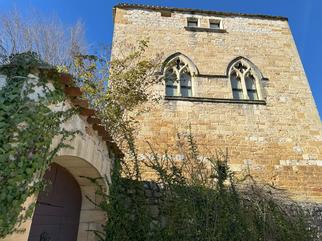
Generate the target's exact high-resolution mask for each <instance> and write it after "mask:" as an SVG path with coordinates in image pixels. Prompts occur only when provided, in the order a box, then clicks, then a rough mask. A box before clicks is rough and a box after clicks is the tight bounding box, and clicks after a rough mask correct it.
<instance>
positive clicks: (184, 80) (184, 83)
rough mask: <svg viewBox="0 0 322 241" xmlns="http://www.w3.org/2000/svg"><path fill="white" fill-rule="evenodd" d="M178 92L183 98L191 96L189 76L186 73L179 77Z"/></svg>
mask: <svg viewBox="0 0 322 241" xmlns="http://www.w3.org/2000/svg"><path fill="white" fill-rule="evenodd" d="M180 91H181V96H184V97H190V96H192V91H191V75H190V74H189V73H187V72H186V73H183V74H181V76H180Z"/></svg>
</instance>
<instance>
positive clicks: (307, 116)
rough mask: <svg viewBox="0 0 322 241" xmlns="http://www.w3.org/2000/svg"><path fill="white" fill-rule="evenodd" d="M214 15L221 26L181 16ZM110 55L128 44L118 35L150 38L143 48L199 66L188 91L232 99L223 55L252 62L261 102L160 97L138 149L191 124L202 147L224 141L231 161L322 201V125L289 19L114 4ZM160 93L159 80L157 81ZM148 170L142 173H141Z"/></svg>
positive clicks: (167, 141)
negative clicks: (190, 26)
mask: <svg viewBox="0 0 322 241" xmlns="http://www.w3.org/2000/svg"><path fill="white" fill-rule="evenodd" d="M188 17H194V18H198V19H199V20H200V27H205V28H206V27H208V21H209V19H213V18H219V19H221V20H222V23H223V27H224V29H225V30H226V32H225V33H222V32H201V31H189V30H186V29H185V28H184V27H185V26H186V25H187V18H188ZM114 22H115V26H114V36H113V55H114V56H115V55H118V54H120V52H121V51H123V52H124V51H126V49H125V48H124V47H123V46H124V44H123V43H124V42H126V43H127V44H129V43H132V44H135V43H136V42H137V41H138V40H140V39H143V38H144V39H149V49H148V52H147V55H149V56H155V55H156V54H157V53H162V55H163V56H164V59H166V58H167V57H168V56H170V55H171V54H174V53H177V52H180V53H182V54H184V55H186V56H188V57H189V58H190V59H191V60H192V61H193V62H194V64H195V65H196V66H197V68H198V70H199V76H196V77H195V79H194V80H193V90H194V94H193V95H194V96H197V97H212V98H225V99H231V98H232V93H231V84H230V81H229V78H228V77H227V76H226V75H227V67H228V65H229V63H230V62H231V61H232V60H233V59H235V58H236V57H239V56H243V57H245V58H247V59H249V60H250V61H251V62H252V63H254V64H255V65H256V66H257V67H258V69H259V70H260V71H261V73H262V74H263V76H264V77H265V79H264V80H262V86H263V92H264V97H265V101H266V104H265V105H262V104H250V103H227V102H225V101H222V102H221V103H212V102H202V101H198V102H193V101H187V100H162V101H160V104H158V105H155V106H154V107H153V108H152V109H151V111H150V112H148V113H145V114H143V115H142V116H141V117H140V123H141V125H140V126H141V127H140V130H139V134H138V145H139V149H140V151H141V153H142V154H144V153H147V152H148V151H149V148H148V145H147V144H146V141H150V142H151V143H152V144H153V146H154V147H155V149H156V150H157V151H160V152H161V151H164V149H167V148H170V149H171V148H172V147H173V146H175V143H176V133H177V132H182V131H186V130H187V129H188V126H189V125H191V128H192V132H193V134H194V136H195V137H196V139H197V141H198V144H199V145H200V148H201V150H202V154H203V155H209V154H210V153H211V152H214V151H215V150H216V149H225V148H228V153H229V161H230V165H231V168H232V169H233V170H235V171H239V172H240V171H245V170H247V171H250V172H251V174H252V175H254V176H255V177H258V178H260V179H262V180H264V181H269V182H270V183H274V184H275V185H278V186H280V187H284V188H286V189H287V190H289V191H290V193H291V195H292V196H293V197H294V198H296V199H298V200H301V201H305V202H322V130H321V121H320V118H319V114H318V112H317V109H316V106H315V103H314V100H313V97H312V93H311V91H310V87H309V84H308V81H307V78H306V76H305V72H304V69H303V66H302V64H301V60H300V58H299V55H298V52H297V49H296V46H295V43H294V40H293V37H292V34H291V31H290V28H289V25H288V22H287V21H286V20H282V19H269V18H267V19H265V18H259V17H246V16H234V15H232V16H229V15H226V16H221V15H220V16H216V14H213V15H211V14H198V13H195V14H193V15H192V14H191V13H184V12H177V11H173V12H172V13H171V17H162V16H161V13H160V11H158V10H148V9H140V8H122V7H118V8H116V10H115V17H114ZM155 92H157V93H159V94H161V95H162V96H164V94H165V87H164V85H162V84H160V85H157V86H155ZM152 176H153V174H152V173H146V178H147V179H149V178H151V177H152Z"/></svg>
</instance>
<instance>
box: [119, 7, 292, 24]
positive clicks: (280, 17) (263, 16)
mask: <svg viewBox="0 0 322 241" xmlns="http://www.w3.org/2000/svg"><path fill="white" fill-rule="evenodd" d="M116 8H123V9H144V10H153V11H170V12H183V13H190V14H198V13H201V14H208V15H216V16H228V17H246V18H261V19H271V20H282V21H288V18H286V17H282V16H271V15H265V14H245V13H231V12H220V11H212V10H205V9H193V8H174V7H164V6H152V5H144V4H129V3H119V4H117V5H115V6H114V7H113V12H115V9H116Z"/></svg>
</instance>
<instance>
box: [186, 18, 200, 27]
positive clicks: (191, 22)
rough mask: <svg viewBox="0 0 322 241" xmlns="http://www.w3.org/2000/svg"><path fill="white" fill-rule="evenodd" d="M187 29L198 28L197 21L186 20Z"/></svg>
mask: <svg viewBox="0 0 322 241" xmlns="http://www.w3.org/2000/svg"><path fill="white" fill-rule="evenodd" d="M188 27H198V19H188Z"/></svg>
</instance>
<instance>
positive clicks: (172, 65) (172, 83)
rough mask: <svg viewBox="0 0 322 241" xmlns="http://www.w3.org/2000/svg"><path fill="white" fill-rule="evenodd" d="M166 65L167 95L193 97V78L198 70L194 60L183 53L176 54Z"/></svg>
mask: <svg viewBox="0 0 322 241" xmlns="http://www.w3.org/2000/svg"><path fill="white" fill-rule="evenodd" d="M164 66H165V67H164V70H163V72H164V80H165V85H166V96H183V97H191V96H192V79H193V76H194V75H195V74H196V72H197V70H196V67H195V66H193V64H192V62H191V61H190V60H189V59H188V58H187V57H186V56H184V55H182V54H175V55H174V56H171V57H169V58H168V61H166V62H165V65H164Z"/></svg>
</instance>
